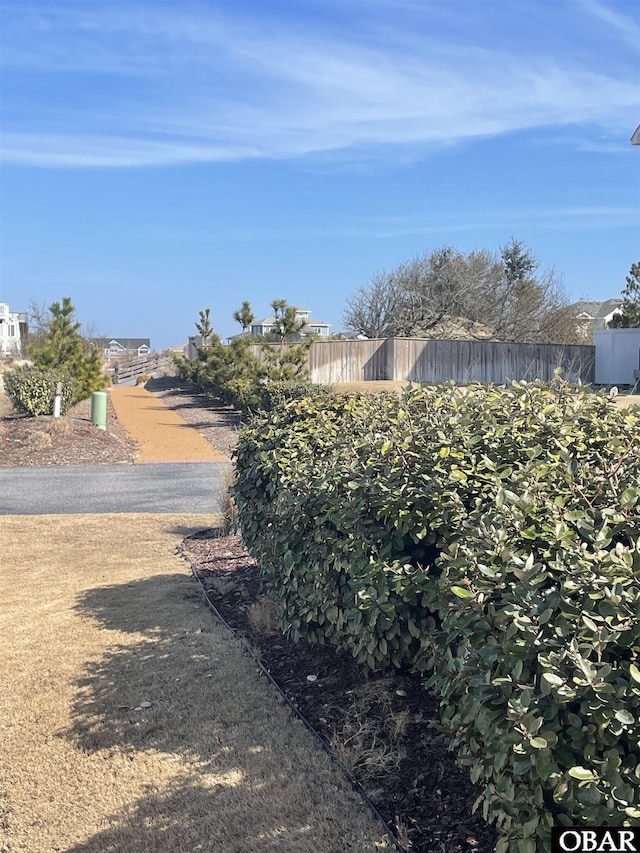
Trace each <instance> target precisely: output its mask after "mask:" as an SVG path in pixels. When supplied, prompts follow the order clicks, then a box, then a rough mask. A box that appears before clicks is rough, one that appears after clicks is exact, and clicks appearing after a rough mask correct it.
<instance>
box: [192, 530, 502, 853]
mask: <svg viewBox="0 0 640 853" xmlns="http://www.w3.org/2000/svg"><path fill="white" fill-rule="evenodd" d="M183 553H184V555H185V556H186V557H187V558H188V559H189V560H190V561H191V562H192V564H193V565H194V566H195V568H196V571H197V573H198V576H199V577H200V579H201V580H202V582H203V584H204V587H205V589H206V591H207V595H208V596H209V598H210V600H211V602H212V603H213V604H214V605H215V607H216V609H217V610H218V611H219V612H220V614H221V615H222V617H223V618H224V619H225V620H226V622H227V623H228V624H229V625H230V626H231V627H232V628H234V629H235V630H236V631H237V632H238V633H239V634H241V635H242V636H244V637H246V638H247V639H248V641H249V643H250V644H251V646H252V647H253V648H254V650H256V651H257V653H258V655H259V657H260V659H261V661H262V663H263V665H264V666H265V667H266V668H267V670H269V672H270V673H271V675H272V676H273V678H274V679H275V681H276V682H277V683H278V684H279V685H280V687H281V688H282V690H283V691H284V693H285V694H286V695H287V696H288V697H289V698H290V699H291V700H292V701H293V702H294V703H295V705H296V706H297V708H298V709H299V710H300V712H301V713H302V714H303V715H304V717H306V719H307V720H308V721H309V722H310V723H311V724H312V726H313V727H314V728H315V729H316V730H317V731H318V732H319V733H320V734H321V735H322V737H323V738H324V739H325V740H326V741H328V742H329V743H330V744H331V745H332V746H333V748H334V750H335V751H336V753H337V754H338V755H339V756H340V757H341V758H342V759H343V761H344V763H345V764H346V766H347V767H348V768H349V770H350V771H351V772H352V773H353V775H354V776H355V778H356V779H358V781H359V782H360V783H361V784H362V785H363V786H364V788H365V789H366V791H367V793H368V795H369V796H370V798H371V799H372V801H373V802H374V804H375V805H376V807H377V808H378V810H379V811H380V813H381V814H382V816H383V817H384V818H385V820H386V821H387V822H388V823H389V825H390V826H391V828H392V829H393V830H394V831H395V832H396V834H397V835H398V837H399V838H400V840H401V842H402V843H403V844H404V846H405V847H406V849H407V850H409V849H410V850H411V851H412V853H427V851H428V853H434V851H436V853H467V851H468V853H490V851H492V850H493V849H494V846H495V842H496V838H497V836H496V833H495V830H494V829H493V828H492V827H490V826H488V825H487V824H486V822H485V821H484V820H483V819H482V817H481V816H480V815H479V814H475V815H474V814H472V811H471V809H472V805H473V803H474V801H475V800H476V798H477V797H478V795H479V790H478V789H477V788H475V787H474V786H473V785H472V784H471V782H470V781H469V778H468V774H467V771H465V770H463V769H461V768H459V767H457V766H456V764H455V761H454V758H453V755H452V753H451V752H450V751H449V750H448V743H449V737H448V735H447V733H446V732H445V731H444V729H443V728H442V726H441V724H440V716H439V712H438V702H437V700H436V699H435V698H434V697H433V696H431V695H430V694H429V693H428V692H427V691H426V689H425V688H424V684H423V680H422V679H420V678H419V677H417V676H412V675H407V674H398V673H370V672H367V671H366V670H365V669H363V668H362V667H360V666H358V665H357V664H356V663H355V662H354V660H353V658H352V657H351V656H350V655H349V654H348V653H345V652H343V651H339V650H337V649H335V648H334V647H332V646H316V645H310V644H309V643H306V642H304V641H301V642H299V643H297V644H294V643H291V642H289V641H288V640H287V639H286V638H284V637H283V636H282V635H281V634H279V633H277V632H276V631H275V630H274V629H273V622H272V620H270V618H269V617H270V615H271V614H270V610H269V606H268V602H266V600H265V598H264V596H262V594H261V591H262V587H261V580H260V570H259V568H258V566H257V565H256V563H255V561H254V560H253V559H252V558H251V557H249V556H248V554H247V553H246V551H245V550H244V548H243V546H242V543H241V540H240V537H238V536H227V537H223V538H218V536H217V531H203V532H202V533H200V534H198V535H197V536H195V537H191V538H189V539H186V540H185V541H184V543H183ZM270 623H271V624H270ZM309 676H311V680H310V679H309ZM314 677H315V678H314Z"/></svg>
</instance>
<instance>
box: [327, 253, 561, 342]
mask: <svg viewBox="0 0 640 853" xmlns="http://www.w3.org/2000/svg"><path fill="white" fill-rule="evenodd" d="M538 267H539V262H538V261H537V259H536V258H535V257H534V256H533V255H532V253H531V252H530V251H529V250H528V249H527V248H526V247H525V246H523V244H522V243H521V242H519V241H517V240H511V241H510V242H509V243H508V244H507V245H505V246H503V247H502V248H501V250H500V253H499V254H497V255H496V254H495V253H492V252H488V251H485V250H481V251H473V252H468V253H463V252H460V251H457V250H455V249H453V248H451V247H444V248H441V249H436V250H435V251H434V252H431V253H430V254H427V255H421V256H418V257H416V258H413V259H412V260H410V261H406V262H404V263H402V264H400V265H399V266H398V267H397V268H396V269H395V270H392V271H391V272H386V271H383V272H380V273H377V274H376V275H374V276H373V277H372V279H371V282H370V284H369V285H367V286H364V287H360V288H359V289H358V290H357V291H356V293H355V294H354V295H353V296H352V297H351V298H350V299H349V300H348V302H347V306H346V310H345V312H344V322H345V324H346V326H347V328H349V329H351V330H353V331H354V332H357V333H359V334H361V335H365V336H366V337H368V338H371V337H392V336H398V337H438V338H443V337H457V338H491V339H493V340H506V341H532V342H538V343H544V342H548V343H573V342H577V340H578V333H577V330H576V328H575V325H576V324H575V321H574V320H573V318H572V317H571V312H570V311H568V310H567V299H566V297H565V295H564V293H563V290H562V286H561V283H560V281H559V279H558V277H557V276H556V274H555V272H554V271H553V270H548V271H545V272H543V273H538Z"/></svg>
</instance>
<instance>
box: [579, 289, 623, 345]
mask: <svg viewBox="0 0 640 853" xmlns="http://www.w3.org/2000/svg"><path fill="white" fill-rule="evenodd" d="M570 308H571V310H572V311H573V316H574V317H575V318H576V321H577V325H578V330H579V331H580V334H581V336H582V337H584V339H585V341H588V342H589V343H591V342H592V341H593V333H594V332H595V331H596V330H597V329H606V328H607V326H608V325H609V323H610V322H611V320H612V319H613V316H614V314H620V313H621V311H622V299H620V298H617V299H605V300H604V302H592V301H584V300H583V301H582V302H575V303H574V304H573V305H571V306H570Z"/></svg>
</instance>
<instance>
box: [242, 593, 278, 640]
mask: <svg viewBox="0 0 640 853" xmlns="http://www.w3.org/2000/svg"><path fill="white" fill-rule="evenodd" d="M247 619H248V620H249V624H250V625H251V627H252V628H253V630H254V631H256V632H257V633H259V634H264V635H266V636H267V637H270V636H273V635H274V634H277V633H278V630H277V627H276V603H275V601H274V600H273V599H272V598H268V597H267V596H266V595H261V596H260V597H259V598H258V600H257V601H256V602H255V604H252V605H250V607H249V609H248V610H247Z"/></svg>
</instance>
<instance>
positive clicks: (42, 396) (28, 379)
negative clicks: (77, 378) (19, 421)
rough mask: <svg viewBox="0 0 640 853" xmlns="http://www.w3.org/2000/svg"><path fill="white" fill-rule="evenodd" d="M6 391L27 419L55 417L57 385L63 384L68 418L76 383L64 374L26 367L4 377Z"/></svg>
mask: <svg viewBox="0 0 640 853" xmlns="http://www.w3.org/2000/svg"><path fill="white" fill-rule="evenodd" d="M3 379H4V390H5V393H6V395H7V397H8V398H9V400H10V401H11V404H12V405H13V407H14V408H15V409H16V411H18V412H24V413H25V414H27V415H32V416H35V415H51V414H53V402H54V399H55V396H56V385H57V384H58V382H61V383H62V397H61V414H63V415H64V414H65V413H66V412H67V411H68V409H69V407H70V406H71V404H72V403H73V401H74V397H75V382H74V381H73V379H72V378H71V376H69V374H68V373H66V372H65V371H62V370H42V369H41V368H39V367H34V366H32V365H27V364H25V365H22V366H21V367H16V368H15V369H14V370H7V371H6V372H5V373H4V374H3Z"/></svg>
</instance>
